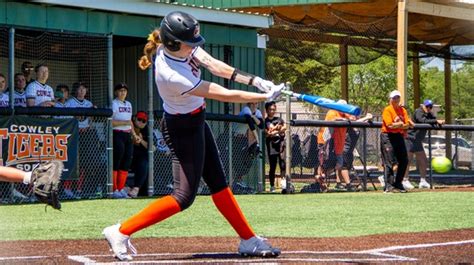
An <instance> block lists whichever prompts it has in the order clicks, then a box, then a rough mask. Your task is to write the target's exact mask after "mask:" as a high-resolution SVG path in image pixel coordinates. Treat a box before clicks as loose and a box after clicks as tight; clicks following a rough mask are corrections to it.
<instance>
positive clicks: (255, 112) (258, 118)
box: [239, 102, 265, 157]
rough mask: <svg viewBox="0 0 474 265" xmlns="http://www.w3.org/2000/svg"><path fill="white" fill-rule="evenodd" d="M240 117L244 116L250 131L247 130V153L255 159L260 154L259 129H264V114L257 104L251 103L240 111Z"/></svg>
mask: <svg viewBox="0 0 474 265" xmlns="http://www.w3.org/2000/svg"><path fill="white" fill-rule="evenodd" d="M239 116H244V117H245V119H246V121H247V124H248V126H249V129H248V130H247V133H246V134H247V139H248V144H247V152H248V153H249V155H250V156H252V157H254V156H256V155H257V154H258V153H260V145H259V140H258V138H259V137H258V133H257V128H260V129H264V128H265V123H264V122H263V116H262V112H261V111H260V110H259V109H257V103H255V102H250V103H247V105H246V106H245V107H244V108H243V109H242V110H241V111H240V113H239Z"/></svg>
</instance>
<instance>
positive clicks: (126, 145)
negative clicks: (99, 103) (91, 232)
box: [112, 83, 138, 199]
mask: <svg viewBox="0 0 474 265" xmlns="http://www.w3.org/2000/svg"><path fill="white" fill-rule="evenodd" d="M114 92H115V96H116V98H115V99H114V101H113V102H112V110H113V112H114V114H113V116H112V127H113V130H114V165H113V169H114V171H113V190H114V193H113V197H114V198H117V199H118V198H129V196H128V194H127V193H128V192H127V190H126V189H125V183H126V182H127V177H128V170H129V168H130V165H131V163H132V153H133V142H132V137H133V139H138V137H137V136H136V134H135V131H134V130H133V125H132V104H131V103H130V102H128V101H126V100H125V99H126V97H127V93H128V86H127V85H126V84H125V83H119V84H117V85H116V86H115V88H114Z"/></svg>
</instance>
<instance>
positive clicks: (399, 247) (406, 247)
mask: <svg viewBox="0 0 474 265" xmlns="http://www.w3.org/2000/svg"><path fill="white" fill-rule="evenodd" d="M473 243H474V239H471V240H464V241H453V242H443V243H430V244H416V245H408V246H392V247H385V248H375V249H369V250H363V251H359V252H358V253H368V254H372V253H378V252H387V251H394V250H402V249H414V248H432V247H442V246H452V245H462V244H473Z"/></svg>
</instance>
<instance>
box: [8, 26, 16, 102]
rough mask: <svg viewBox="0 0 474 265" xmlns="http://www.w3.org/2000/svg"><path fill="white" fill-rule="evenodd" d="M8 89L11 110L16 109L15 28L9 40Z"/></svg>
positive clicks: (12, 29)
mask: <svg viewBox="0 0 474 265" xmlns="http://www.w3.org/2000/svg"><path fill="white" fill-rule="evenodd" d="M8 65H9V67H8V87H10V95H9V98H10V108H12V109H14V108H15V107H14V105H15V104H14V100H13V93H14V91H15V89H12V88H13V87H15V84H14V82H15V28H13V27H12V28H10V38H9V40H8Z"/></svg>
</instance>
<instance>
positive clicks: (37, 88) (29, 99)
mask: <svg viewBox="0 0 474 265" xmlns="http://www.w3.org/2000/svg"><path fill="white" fill-rule="evenodd" d="M35 72H36V80H35V81H33V82H31V83H30V84H28V86H27V87H26V104H27V105H28V107H38V106H41V107H54V105H55V104H56V102H55V101H54V91H53V88H51V87H50V86H49V85H47V84H46V81H48V77H49V70H48V66H46V65H44V64H38V65H37V66H36V67H35Z"/></svg>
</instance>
